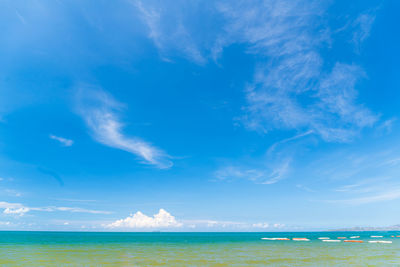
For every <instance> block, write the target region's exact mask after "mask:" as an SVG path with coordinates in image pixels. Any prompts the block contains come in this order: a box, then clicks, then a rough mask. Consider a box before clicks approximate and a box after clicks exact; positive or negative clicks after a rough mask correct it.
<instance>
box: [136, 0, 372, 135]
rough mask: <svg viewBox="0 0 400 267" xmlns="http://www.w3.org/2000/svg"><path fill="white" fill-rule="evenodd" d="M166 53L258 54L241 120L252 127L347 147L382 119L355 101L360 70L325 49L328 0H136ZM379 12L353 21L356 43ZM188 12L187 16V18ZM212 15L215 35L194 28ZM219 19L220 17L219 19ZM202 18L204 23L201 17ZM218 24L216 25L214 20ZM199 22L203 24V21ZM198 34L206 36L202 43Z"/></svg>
mask: <svg viewBox="0 0 400 267" xmlns="http://www.w3.org/2000/svg"><path fill="white" fill-rule="evenodd" d="M134 3H136V6H137V8H138V9H139V10H140V12H141V14H142V15H143V17H144V20H145V22H146V24H147V25H148V27H149V30H150V38H152V40H153V41H154V43H155V44H156V46H157V47H158V48H159V50H161V51H167V50H170V49H172V48H173V49H174V50H177V51H181V52H182V53H183V54H185V55H186V57H187V58H189V59H190V60H192V61H194V62H197V63H199V62H200V63H204V62H205V61H206V60H207V58H208V57H212V58H214V59H217V58H218V57H219V56H220V55H221V54H222V52H223V50H224V49H225V48H226V47H229V46H231V45H235V44H241V45H244V46H245V47H246V48H247V50H246V51H247V53H249V54H253V55H255V56H256V57H255V59H256V68H255V69H256V70H255V73H254V78H253V80H252V81H251V82H250V83H249V85H248V86H247V89H246V92H245V95H246V101H247V105H246V106H245V114H244V116H243V117H242V121H243V123H244V125H246V126H247V127H248V128H249V129H251V130H257V131H260V132H268V131H270V130H273V129H283V130H297V131H304V132H308V131H313V132H314V133H315V134H316V135H318V136H320V137H321V138H322V139H323V140H325V141H328V142H348V141H351V140H352V139H353V138H354V137H355V136H357V135H358V134H359V133H360V132H361V131H362V130H363V129H364V128H366V127H370V126H372V125H374V124H375V123H376V121H377V120H378V116H377V115H376V114H374V113H373V112H371V111H370V110H369V109H368V108H366V107H364V106H363V105H361V104H360V103H358V101H357V90H356V83H357V81H358V80H359V79H361V78H363V77H365V74H364V72H363V70H362V68H361V67H360V66H356V65H352V64H346V63H343V62H336V63H335V62H333V63H332V62H328V61H326V60H325V59H324V57H323V55H322V54H321V53H320V51H321V48H329V49H332V47H331V45H332V40H331V39H332V38H333V35H331V32H334V31H332V30H331V29H330V28H329V22H328V21H327V18H326V16H325V13H326V10H327V8H328V5H327V3H321V2H320V1H304V0H260V1H217V2H211V4H210V3H209V4H208V5H206V4H204V5H202V4H199V3H198V2H197V1H195V3H193V2H191V3H192V4H187V3H186V2H184V3H180V4H176V2H169V1H163V3H160V2H157V4H154V2H152V1H146V2H145V1H143V2H141V1H135V2H134ZM373 13H374V12H365V13H363V14H361V15H360V16H359V17H358V18H357V19H355V21H354V23H353V27H352V30H353V31H354V35H353V42H357V43H360V42H362V41H364V40H365V39H366V38H367V37H368V35H369V32H370V29H371V26H372V24H373V21H374V14H373ZM185 14H186V15H185ZM192 14H208V16H209V17H207V20H209V21H213V22H214V27H213V29H214V30H209V29H208V28H207V33H208V34H206V35H204V36H203V35H202V30H201V29H199V28H201V27H195V26H193V25H195V24H196V23H193V20H195V19H196V18H197V17H196V16H194V15H193V16H192ZM215 18H218V19H215ZM203 19H204V18H203ZM213 19H215V21H214V20H213ZM197 24H198V25H202V26H203V25H204V23H203V24H201V23H197ZM198 36H200V37H202V38H197V37H198Z"/></svg>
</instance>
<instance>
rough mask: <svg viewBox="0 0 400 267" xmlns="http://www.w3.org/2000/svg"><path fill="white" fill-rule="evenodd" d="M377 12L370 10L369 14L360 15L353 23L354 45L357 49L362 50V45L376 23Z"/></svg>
mask: <svg viewBox="0 0 400 267" xmlns="http://www.w3.org/2000/svg"><path fill="white" fill-rule="evenodd" d="M375 12H376V10H370V11H368V12H365V13H362V14H360V15H359V16H358V17H357V19H355V20H354V23H353V28H354V32H353V43H354V45H355V47H356V49H357V51H359V50H360V46H361V43H362V42H364V41H365V39H367V38H368V37H369V35H370V32H371V28H372V25H373V24H374V21H375V17H376V15H375Z"/></svg>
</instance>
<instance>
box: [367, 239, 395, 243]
mask: <svg viewBox="0 0 400 267" xmlns="http://www.w3.org/2000/svg"><path fill="white" fill-rule="evenodd" d="M368 243H382V244H392V241H386V240H370V241H368Z"/></svg>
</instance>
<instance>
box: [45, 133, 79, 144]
mask: <svg viewBox="0 0 400 267" xmlns="http://www.w3.org/2000/svg"><path fill="white" fill-rule="evenodd" d="M49 137H50V139H53V140H56V141H58V142H60V143H61V144H62V145H63V146H72V144H73V143H74V141H73V140H70V139H67V138H64V137H60V136H56V135H53V134H50V135H49Z"/></svg>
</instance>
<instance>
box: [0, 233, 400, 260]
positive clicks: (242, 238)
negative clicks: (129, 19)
mask: <svg viewBox="0 0 400 267" xmlns="http://www.w3.org/2000/svg"><path fill="white" fill-rule="evenodd" d="M350 236H360V237H359V238H355V239H353V240H362V241H364V242H363V243H346V242H343V241H342V242H337V243H334V242H323V241H322V240H320V239H318V238H319V237H329V238H330V239H337V237H346V238H347V239H349V237H350ZM371 236H382V237H375V238H374V237H371ZM396 236H400V232H290V233H289V232H287V233H283V232H279V233H164V232H154V233H125V232H124V233H109V232H107V233H105V232H23V231H15V232H13V231H2V232H0V266H400V237H396ZM263 237H267V238H275V237H282V238H289V239H292V238H308V239H309V240H310V241H308V242H307V241H293V240H286V241H279V240H262V239H261V238H263ZM349 240H350V239H349ZM369 240H387V241H392V243H388V244H382V243H369V242H368V241H369Z"/></svg>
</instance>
